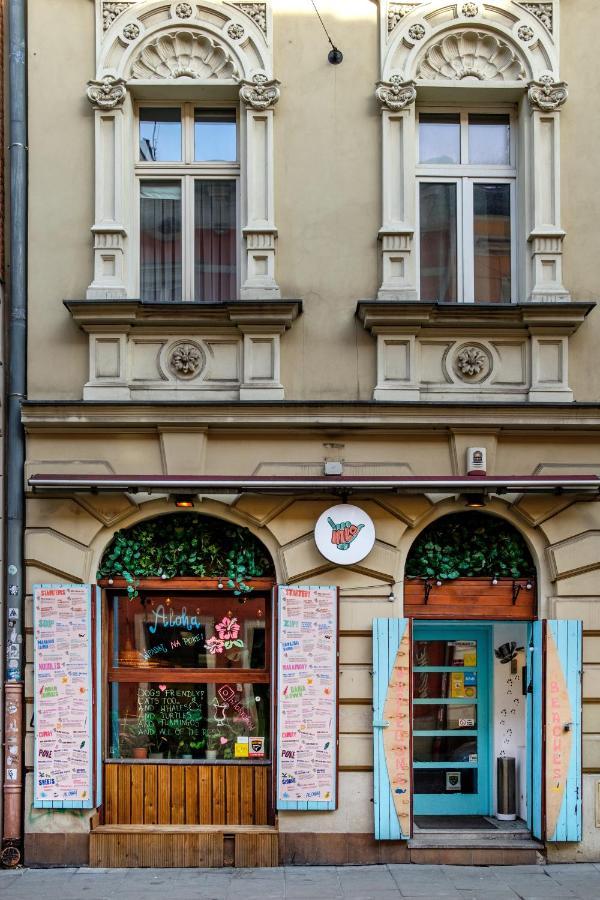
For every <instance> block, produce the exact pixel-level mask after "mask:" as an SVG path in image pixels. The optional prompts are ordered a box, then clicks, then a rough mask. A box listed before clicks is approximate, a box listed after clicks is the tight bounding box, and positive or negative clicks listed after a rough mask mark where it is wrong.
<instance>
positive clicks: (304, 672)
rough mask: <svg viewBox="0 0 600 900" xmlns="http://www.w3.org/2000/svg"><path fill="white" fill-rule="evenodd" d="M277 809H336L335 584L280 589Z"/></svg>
mask: <svg viewBox="0 0 600 900" xmlns="http://www.w3.org/2000/svg"><path fill="white" fill-rule="evenodd" d="M277 608H278V634H277V641H278V663H277V724H278V738H279V746H278V750H277V807H278V809H296V810H300V809H305V810H307V809H310V810H315V809H336V806H337V657H338V648H337V629H338V591H337V588H336V587H304V586H300V585H295V586H292V587H284V586H281V585H280V586H279V588H278V605H277Z"/></svg>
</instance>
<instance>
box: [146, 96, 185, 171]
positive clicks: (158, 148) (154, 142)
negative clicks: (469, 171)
mask: <svg viewBox="0 0 600 900" xmlns="http://www.w3.org/2000/svg"><path fill="white" fill-rule="evenodd" d="M140 159H141V160H142V161H144V162H180V161H181V110H180V109H178V108H177V107H164V108H163V107H156V108H155V107H149V106H145V107H142V109H140Z"/></svg>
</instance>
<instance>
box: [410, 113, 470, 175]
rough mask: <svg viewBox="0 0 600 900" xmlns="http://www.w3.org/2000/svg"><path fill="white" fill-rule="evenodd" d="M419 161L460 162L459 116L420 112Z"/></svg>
mask: <svg viewBox="0 0 600 900" xmlns="http://www.w3.org/2000/svg"><path fill="white" fill-rule="evenodd" d="M419 161H420V162H422V163H439V164H456V163H460V116H459V115H454V114H446V113H421V115H420V116H419Z"/></svg>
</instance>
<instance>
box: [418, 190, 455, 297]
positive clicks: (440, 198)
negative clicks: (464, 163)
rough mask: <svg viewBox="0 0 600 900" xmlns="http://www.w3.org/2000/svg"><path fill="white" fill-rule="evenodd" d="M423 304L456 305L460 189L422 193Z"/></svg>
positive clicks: (421, 191) (424, 191)
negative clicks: (447, 303)
mask: <svg viewBox="0 0 600 900" xmlns="http://www.w3.org/2000/svg"><path fill="white" fill-rule="evenodd" d="M419 209H420V251H421V259H420V267H421V300H432V301H446V302H449V301H456V300H457V296H458V290H457V257H456V185H455V184H429V183H425V182H422V183H421V185H420V189H419Z"/></svg>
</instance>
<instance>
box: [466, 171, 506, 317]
mask: <svg viewBox="0 0 600 900" xmlns="http://www.w3.org/2000/svg"><path fill="white" fill-rule="evenodd" d="M473 212H474V222H473V240H474V253H475V300H476V301H477V302H478V303H510V300H511V246H510V185H509V184H474V185H473Z"/></svg>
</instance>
